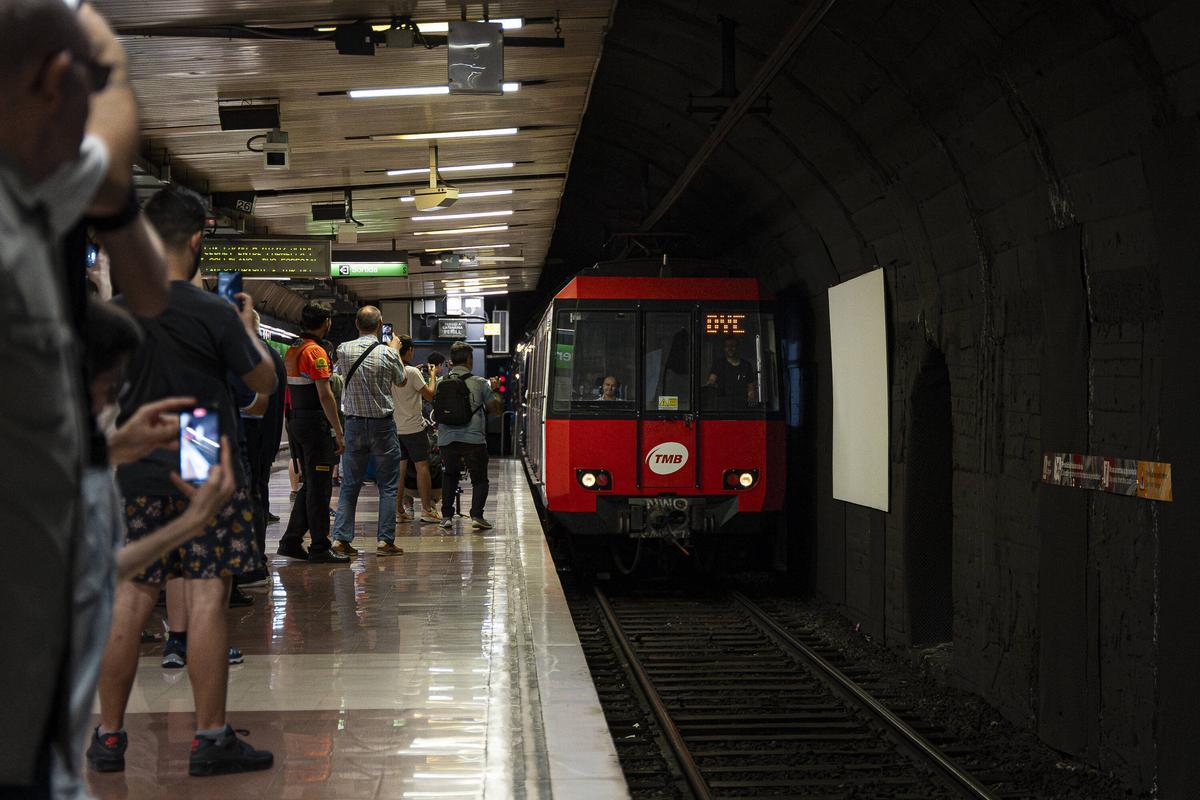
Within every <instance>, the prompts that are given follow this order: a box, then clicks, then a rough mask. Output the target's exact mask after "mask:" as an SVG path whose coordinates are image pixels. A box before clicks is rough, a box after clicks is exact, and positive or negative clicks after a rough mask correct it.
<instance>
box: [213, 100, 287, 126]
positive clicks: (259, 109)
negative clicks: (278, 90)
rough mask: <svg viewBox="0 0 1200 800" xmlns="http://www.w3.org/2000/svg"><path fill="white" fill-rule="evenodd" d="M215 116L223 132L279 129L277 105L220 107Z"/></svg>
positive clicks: (261, 104)
mask: <svg viewBox="0 0 1200 800" xmlns="http://www.w3.org/2000/svg"><path fill="white" fill-rule="evenodd" d="M217 116H219V117H220V118H221V130H223V131H264V130H265V131H269V130H275V129H276V128H278V127H279V104H278V103H258V104H240V103H239V104H236V105H220V106H218V107H217Z"/></svg>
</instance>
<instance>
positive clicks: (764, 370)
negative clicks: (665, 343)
mask: <svg viewBox="0 0 1200 800" xmlns="http://www.w3.org/2000/svg"><path fill="white" fill-rule="evenodd" d="M700 344H701V353H700V359H701V366H705V365H707V368H706V370H705V371H704V372H702V373H701V376H702V382H701V390H700V407H701V410H703V411H707V412H739V411H742V412H745V411H751V412H755V411H775V410H778V408H779V391H778V381H777V377H776V373H777V371H778V359H777V357H776V352H775V349H776V345H775V321H774V319H773V318H772V316H771V315H770V314H758V313H753V312H742V311H738V310H705V311H704V312H703V313H701V315H700Z"/></svg>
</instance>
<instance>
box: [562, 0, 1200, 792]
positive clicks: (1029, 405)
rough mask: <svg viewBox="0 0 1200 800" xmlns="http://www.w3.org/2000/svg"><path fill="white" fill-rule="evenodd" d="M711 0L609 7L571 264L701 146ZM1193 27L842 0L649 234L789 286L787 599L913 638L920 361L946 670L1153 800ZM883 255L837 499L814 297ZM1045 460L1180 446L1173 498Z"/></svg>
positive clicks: (1175, 438) (1162, 739)
mask: <svg viewBox="0 0 1200 800" xmlns="http://www.w3.org/2000/svg"><path fill="white" fill-rule="evenodd" d="M718 10H719V9H718V7H717V5H716V4H703V3H701V4H696V3H684V2H682V1H681V2H677V3H676V2H667V1H666V0H664V1H663V2H656V3H636V4H634V3H625V4H621V5H620V6H619V8H618V12H617V16H616V19H615V20H614V25H613V28H612V31H611V32H610V34H609V37H608V40H607V43H606V47H605V54H604V58H603V60H602V63H601V67H600V71H599V74H598V76H597V80H596V85H595V89H594V91H593V95H592V98H591V101H590V103H591V105H590V108H589V112H588V117H587V119H586V120H585V124H584V127H583V131H582V133H581V137H580V141H579V144H578V146H577V150H576V155H575V158H574V160H573V162H572V172H571V179H570V183H569V185H568V192H567V196H566V199H565V201H564V206H563V212H562V216H561V217H560V220H559V223H558V228H557V229H556V235H555V245H554V247H553V248H552V253H554V254H556V255H559V256H560V257H562V258H563V259H564V267H563V268H562V272H563V274H565V273H566V272H567V271H569V269H570V268H571V267H572V266H576V267H577V266H580V265H585V264H586V263H589V262H590V261H594V260H595V258H596V257H597V256H598V255H600V244H601V243H602V242H603V241H604V239H605V238H606V237H607V235H608V234H610V233H612V232H614V231H619V230H628V229H635V228H636V227H637V225H638V223H639V222H640V220H641V219H643V218H644V217H645V215H646V213H647V212H648V211H649V209H650V208H652V207H653V205H654V204H655V203H656V202H657V200H658V198H659V197H661V196H662V194H663V193H664V192H665V190H666V189H667V187H668V186H669V185H670V184H671V182H672V181H673V179H674V178H675V176H676V175H678V174H679V173H680V172H681V171H682V169H683V167H684V165H685V163H686V161H687V159H688V158H689V157H690V156H691V154H692V153H693V152H695V151H696V149H697V148H698V147H699V145H700V143H701V141H703V138H704V137H705V136H706V135H707V133H708V130H709V128H708V126H707V124H706V123H705V120H704V119H703V118H702V117H701V118H697V117H695V116H690V115H688V114H687V113H686V112H685V111H684V109H683V106H684V105H685V98H684V97H683V96H682V95H683V89H682V87H684V86H687V87H688V88H690V89H691V90H692V91H694V92H695V93H697V94H702V93H704V92H703V91H701V90H702V89H705V88H707V89H709V90H711V89H712V88H715V85H714V84H715V80H716V72H717V70H716V68H715V66H712V65H711V60H709V61H706V60H705V59H704V58H701V57H698V54H704V53H709V54H714V55H715V53H716V33H715V26H714V24H713V23H714V20H715V15H716V13H717V11H718ZM795 13H796V11H795V6H794V5H793V4H790V3H783V2H778V3H764V4H762V9H761V14H759V15H756V16H753V17H751V15H750V14H749V12H746V13H744V14H743V15H742V16H741V17H740V18H739V20H738V21H739V23H740V27H739V29H738V40H739V58H740V59H741V61H740V64H739V78H740V80H741V81H743V82H745V80H747V79H748V77H749V76H750V75H751V74H752V72H753V69H754V68H755V67H756V66H757V65H758V64H759V63H761V61H762V60H763V58H764V57H765V55H766V54H767V53H769V52H770V50H771V49H772V48H773V47H774V45H775V43H776V42H777V41H778V38H779V35H780V31H781V24H780V22H779V20H783V19H791V18H793V17H794V15H795ZM1198 36H1200V3H1194V2H1189V1H1188V0H1177V1H1176V2H1168V1H1167V0H1162V1H1156V0H1143V1H1141V2H1135V1H1134V0H1094V1H1092V2H1083V1H1080V2H1075V1H1072V0H1058V1H1056V2H1052V3H1045V2H1035V0H990V1H988V2H985V1H984V0H976V2H962V3H954V2H926V1H924V0H894V1H891V0H889V1H888V2H884V0H843V1H842V2H839V3H837V4H835V5H834V7H833V9H832V10H831V11H830V12H829V13H828V15H827V16H826V17H825V19H824V20H823V22H822V23H821V25H820V26H819V27H818V28H817V29H816V31H815V32H814V33H813V34H812V35H811V36H810V37H809V38H808V40H807V41H806V42H805V43H804V45H803V46H802V47H801V48H800V51H799V54H798V55H797V57H796V58H795V59H794V60H793V61H792V62H791V64H790V65H789V66H788V68H787V69H786V70H785V72H784V74H782V75H781V76H780V77H779V78H777V79H776V80H775V81H774V82H773V83H772V85H771V87H770V90H769V94H770V95H771V98H770V102H771V112H770V114H769V115H750V116H748V117H747V118H746V119H745V120H743V121H742V122H741V123H740V125H739V126H738V127H737V128H736V129H735V130H734V132H733V134H732V135H731V136H730V138H729V139H728V140H727V141H726V142H725V143H724V144H722V146H721V147H720V148H719V149H718V150H717V152H716V154H715V155H714V156H713V157H712V158H711V159H710V161H709V162H708V163H707V164H706V167H705V169H704V170H703V171H702V172H701V173H700V174H699V176H698V177H697V179H696V180H695V181H694V182H693V183H692V185H691V186H690V187H689V190H688V191H687V192H686V193H685V194H684V196H683V197H682V198H681V199H680V201H679V202H678V203H677V204H676V206H675V207H674V208H673V209H672V211H671V213H670V214H668V216H667V217H666V218H665V220H664V221H663V223H662V224H661V225H660V226H659V229H662V230H670V231H682V232H687V233H690V234H691V235H692V236H693V239H694V241H695V242H696V243H697V244H696V248H697V251H698V252H701V253H706V254H711V255H719V256H723V257H727V258H730V259H734V260H737V261H739V262H741V263H743V264H745V265H746V266H747V267H748V268H749V269H751V270H752V271H754V272H755V273H756V274H758V275H759V276H760V277H761V278H762V279H763V280H764V281H765V282H766V283H767V284H768V285H769V286H771V287H772V288H774V289H776V290H778V291H784V292H787V293H788V294H789V296H795V297H799V298H802V301H801V302H800V306H801V307H803V308H804V310H805V313H806V314H807V315H808V318H809V319H808V322H807V324H806V330H807V331H808V332H809V334H810V339H809V341H808V342H807V343H806V346H805V356H804V359H803V360H804V363H805V369H806V380H807V386H808V391H809V393H810V394H811V397H812V407H811V408H809V409H808V413H807V415H806V426H807V430H808V434H807V436H806V437H805V439H804V441H805V442H806V443H807V444H806V445H805V447H806V448H809V449H806V451H805V452H803V453H795V454H793V461H792V464H793V466H794V468H797V467H798V468H802V469H805V470H811V471H814V472H813V474H812V475H811V478H810V484H811V485H812V486H814V487H815V489H814V490H813V491H812V492H811V495H809V496H808V497H807V499H806V502H805V503H804V506H803V510H802V513H801V514H800V516H799V517H798V518H797V519H795V520H794V524H793V535H795V536H798V537H804V538H805V539H806V540H807V541H809V542H810V543H811V546H810V547H809V549H808V550H803V549H802V550H801V552H810V553H812V554H813V558H814V560H815V563H814V564H813V565H812V566H811V569H809V570H808V571H807V572H806V573H805V574H806V575H807V576H808V577H807V579H806V580H807V583H808V585H807V587H806V588H808V589H810V590H811V591H813V592H814V593H815V594H817V595H819V596H820V597H822V598H825V599H827V600H829V601H831V602H834V603H836V604H838V605H839V606H840V607H841V608H842V609H843V611H844V613H845V615H846V616H847V617H848V618H849V619H851V620H852V621H854V622H858V623H861V624H862V625H863V627H864V629H865V630H866V631H868V632H871V633H872V634H873V635H875V636H877V637H882V638H883V640H884V641H886V642H887V643H889V644H892V645H896V646H905V645H908V644H909V643H910V641H911V639H912V630H911V625H910V618H909V609H908V608H907V600H906V598H907V597H908V596H910V589H911V588H912V587H909V586H908V585H907V583H906V581H907V580H908V576H909V572H910V570H906V569H905V564H906V558H907V556H908V552H907V550H906V537H907V535H908V534H907V530H908V524H909V520H908V516H907V511H906V508H905V498H906V495H907V494H908V493H907V492H906V488H907V487H908V482H907V481H908V470H909V466H910V465H909V463H908V454H907V452H906V445H905V438H906V435H907V432H908V431H909V424H910V423H909V416H910V413H911V408H910V405H909V399H910V397H909V394H910V392H911V390H912V387H913V386H914V381H915V379H916V378H917V376H918V372H919V370H920V368H921V364H922V359H923V357H924V354H925V353H926V352H927V350H928V349H929V348H931V347H932V348H935V349H937V350H938V351H940V352H941V353H942V354H943V355H944V358H945V362H946V368H947V372H948V376H949V382H950V399H951V422H952V431H953V442H952V449H951V459H952V470H953V473H952V495H951V497H952V506H953V517H952V521H953V554H952V570H953V576H952V592H953V604H954V615H953V637H954V648H953V651H954V661H953V675H954V679H955V680H956V681H957V682H958V683H960V684H961V685H963V686H965V687H967V688H970V689H971V690H973V691H976V692H978V693H979V694H981V695H982V696H983V697H985V698H986V699H988V700H989V701H990V702H992V703H993V704H994V705H996V706H997V707H998V708H1000V709H1001V710H1002V711H1003V712H1004V713H1005V714H1006V715H1007V716H1009V717H1010V718H1011V719H1013V720H1014V721H1016V722H1017V723H1019V724H1021V725H1025V726H1028V727H1030V728H1031V729H1033V730H1035V731H1037V732H1038V733H1039V735H1041V736H1042V738H1043V739H1045V740H1046V741H1047V742H1048V743H1050V744H1051V745H1053V746H1055V747H1057V748H1059V749H1061V750H1063V751H1064V752H1067V753H1070V754H1072V755H1074V756H1076V757H1078V758H1080V759H1083V760H1086V761H1088V762H1090V763H1092V764H1094V765H1097V766H1099V767H1100V768H1101V769H1104V770H1107V771H1112V772H1114V773H1117V774H1119V775H1120V776H1122V777H1123V778H1125V779H1126V780H1128V781H1129V782H1130V783H1131V784H1132V785H1134V786H1137V787H1139V788H1141V789H1150V788H1152V787H1156V788H1157V790H1158V792H1159V793H1160V796H1162V797H1183V796H1189V793H1191V792H1192V787H1193V786H1194V785H1195V784H1196V781H1197V780H1200V774H1198V770H1200V766H1198V764H1197V762H1198V761H1200V760H1197V759H1195V758H1194V757H1191V758H1188V757H1185V756H1184V755H1183V752H1182V751H1183V749H1185V748H1186V746H1187V745H1186V744H1184V743H1187V742H1192V741H1194V734H1193V732H1192V730H1191V727H1190V726H1192V725H1194V719H1195V718H1196V716H1197V712H1198V711H1200V695H1198V691H1200V689H1198V688H1197V686H1196V685H1195V683H1196V682H1195V681H1194V680H1191V679H1189V678H1188V677H1187V676H1188V675H1194V671H1195V664H1196V662H1197V659H1198V658H1200V623H1197V621H1196V620H1197V618H1198V617H1200V615H1198V614H1197V613H1196V609H1195V606H1196V602H1195V596H1194V593H1193V592H1192V590H1191V589H1190V587H1189V585H1188V582H1189V579H1190V571H1194V568H1195V566H1196V565H1197V564H1200V558H1198V556H1200V552H1197V545H1196V544H1195V542H1196V541H1197V537H1196V533H1197V532H1198V531H1197V522H1198V521H1200V520H1198V517H1200V509H1197V506H1196V504H1195V501H1194V500H1192V499H1191V495H1192V494H1194V492H1193V491H1192V489H1193V486H1194V484H1189V480H1190V478H1191V476H1193V475H1195V467H1196V466H1200V465H1194V463H1193V462H1194V461H1195V460H1196V459H1197V458H1200V442H1196V441H1194V440H1195V439H1196V438H1197V426H1196V424H1195V422H1194V419H1193V417H1194V413H1193V412H1192V410H1191V403H1189V402H1188V401H1189V400H1191V398H1193V397H1195V395H1196V388H1197V378H1196V372H1197V370H1196V367H1195V366H1194V364H1195V363H1196V361H1197V359H1196V345H1197V339H1198V337H1197V335H1196V330H1195V327H1196V322H1197V312H1196V309H1197V308H1198V307H1200V306H1197V304H1196V302H1195V301H1197V300H1200V296H1198V289H1197V279H1196V275H1197V265H1196V261H1197V250H1198V249H1200V241H1198V239H1200V235H1198V233H1197V231H1198V230H1200V226H1198V225H1197V220H1198V219H1200V194H1198V189H1197V187H1198V186H1200V146H1198V144H1197V142H1198V138H1197V131H1196V124H1195V121H1196V114H1197V110H1198V109H1200V60H1198V58H1200V49H1198V48H1196V46H1195V43H1196V41H1197V38H1198ZM704 65H708V68H707V70H706V69H702V67H703V66H704ZM876 265H878V266H880V267H882V268H883V269H884V270H885V275H886V283H887V288H888V313H889V337H890V348H891V349H890V355H889V370H890V383H891V387H892V388H891V391H892V397H891V408H892V418H891V426H892V427H891V453H890V458H891V462H892V491H891V496H892V510H891V512H890V513H888V514H883V513H881V512H877V511H872V510H869V509H864V508H860V507H856V506H852V505H848V504H845V503H841V502H838V501H834V500H833V499H831V494H830V486H829V483H830V461H829V447H830V441H831V435H830V433H831V432H830V428H829V426H830V416H831V413H830V412H831V402H830V365H829V342H828V308H827V304H826V291H827V289H828V288H829V286H831V285H833V284H836V283H838V282H840V281H843V280H846V279H849V278H852V277H855V276H856V275H859V274H862V273H863V272H864V271H866V270H868V269H872V268H874V267H875V266H876ZM556 277H561V276H556V275H555V273H554V270H552V269H550V270H548V271H547V280H548V281H550V282H553V281H554V280H555V279H556ZM1059 450H1070V451H1079V452H1087V453H1093V454H1098V455H1114V456H1122V457H1137V458H1147V459H1154V460H1165V461H1172V462H1174V463H1175V484H1176V502H1175V503H1173V504H1159V503H1153V502H1148V501H1143V500H1137V499H1131V498H1125V497H1116V496H1112V495H1106V494H1101V493H1088V492H1083V491H1073V490H1068V489H1062V488H1056V487H1048V486H1043V485H1042V484H1041V483H1040V473H1041V455H1042V452H1043V451H1059ZM1189 559H1190V560H1189ZM1187 564H1190V565H1191V567H1190V568H1189V567H1187V566H1185V565H1187ZM1189 570H1190V571H1189ZM1189 671H1190V672H1189ZM1189 718H1190V720H1192V722H1189V721H1188V720H1189Z"/></svg>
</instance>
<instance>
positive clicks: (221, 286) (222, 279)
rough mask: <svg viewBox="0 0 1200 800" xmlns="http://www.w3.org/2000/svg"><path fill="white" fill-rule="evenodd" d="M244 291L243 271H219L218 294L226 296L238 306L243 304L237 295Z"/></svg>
mask: <svg viewBox="0 0 1200 800" xmlns="http://www.w3.org/2000/svg"><path fill="white" fill-rule="evenodd" d="M241 292H242V273H240V272H218V273H217V294H219V295H221V297H224V298H225V299H226V300H228V301H229V302H231V303H233V304H234V305H235V306H237V307H238V308H241V307H242V304H241V303H240V302H239V301H238V299H237V296H236V295H239V294H241Z"/></svg>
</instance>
